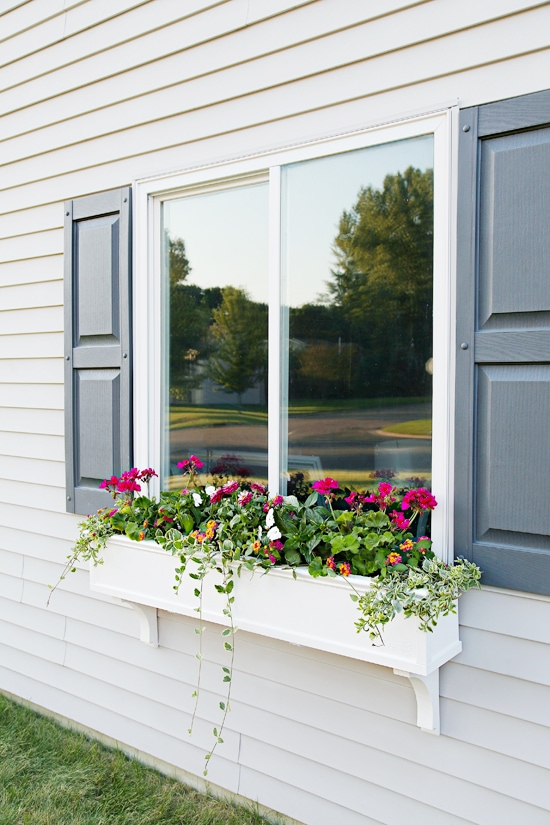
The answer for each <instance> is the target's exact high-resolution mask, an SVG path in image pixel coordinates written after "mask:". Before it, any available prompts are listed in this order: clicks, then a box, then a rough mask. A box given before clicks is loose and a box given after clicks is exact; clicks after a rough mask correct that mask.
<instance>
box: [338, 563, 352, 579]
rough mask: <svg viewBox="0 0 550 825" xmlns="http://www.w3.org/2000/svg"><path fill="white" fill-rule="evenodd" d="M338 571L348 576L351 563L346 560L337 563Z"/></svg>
mask: <svg viewBox="0 0 550 825" xmlns="http://www.w3.org/2000/svg"><path fill="white" fill-rule="evenodd" d="M338 572H339V573H340V575H341V576H349V575H350V573H351V564H350V563H349V562H348V561H344V562H342V564H339V565H338Z"/></svg>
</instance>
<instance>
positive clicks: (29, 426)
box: [0, 406, 64, 435]
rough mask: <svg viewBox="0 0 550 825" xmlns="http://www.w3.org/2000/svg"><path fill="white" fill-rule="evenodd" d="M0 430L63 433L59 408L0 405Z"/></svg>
mask: <svg viewBox="0 0 550 825" xmlns="http://www.w3.org/2000/svg"><path fill="white" fill-rule="evenodd" d="M0 430H3V431H4V432H11V433H37V434H45V435H63V432H64V426H63V412H62V411H60V410H25V409H19V410H18V409H17V408H15V407H1V406H0Z"/></svg>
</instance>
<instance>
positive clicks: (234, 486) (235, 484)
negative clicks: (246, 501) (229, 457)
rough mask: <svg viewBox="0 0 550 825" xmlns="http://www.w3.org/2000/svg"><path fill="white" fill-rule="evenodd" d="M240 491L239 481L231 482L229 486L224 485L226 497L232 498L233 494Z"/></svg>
mask: <svg viewBox="0 0 550 825" xmlns="http://www.w3.org/2000/svg"><path fill="white" fill-rule="evenodd" d="M238 489H239V482H238V481H230V482H228V483H227V484H224V485H223V487H222V490H223V492H224V495H226V496H230V495H231V493H234V492H236V491H237V490H238Z"/></svg>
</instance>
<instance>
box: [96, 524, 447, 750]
mask: <svg viewBox="0 0 550 825" xmlns="http://www.w3.org/2000/svg"><path fill="white" fill-rule="evenodd" d="M103 558H104V563H103V564H100V565H97V566H92V567H91V572H90V587H91V589H92V590H94V591H96V592H99V593H104V594H106V595H109V596H114V597H116V598H119V599H122V600H123V601H124V602H127V603H129V604H130V605H131V606H132V607H134V608H135V609H136V610H137V612H138V615H139V619H140V638H141V640H142V641H144V642H147V643H149V644H152V645H155V646H156V645H157V644H158V629H157V610H158V609H161V610H166V611H168V612H170V613H178V614H180V615H183V616H191V617H193V618H197V606H198V600H197V598H196V596H195V595H194V590H195V587H196V581H195V580H193V579H191V578H189V577H188V576H186V575H184V577H183V581H182V583H181V586H180V589H179V592H178V593H176V592H175V591H174V589H173V587H174V583H175V570H176V567H178V566H179V558H178V557H177V556H172V555H170V554H169V553H167V552H166V551H165V550H163V549H162V548H161V547H159V546H158V545H157V544H155V543H154V542H149V541H143V542H135V541H130V539H128V538H126V537H125V536H115V537H113V538H111V539H109V541H108V543H107V547H106V550H105V553H104V554H103ZM294 573H295V577H294V575H293V571H292V570H288V569H286V570H285V569H282V568H274V569H272V570H270V571H269V572H267V573H265V572H264V571H261V570H256V571H253V572H252V571H247V570H243V571H242V572H241V575H240V576H235V577H234V590H233V595H234V596H235V601H234V603H233V620H234V624H235V626H236V627H237V628H238V629H240V630H245V631H247V632H249V633H257V634H259V635H260V636H267V637H269V638H272V639H280V640H282V641H285V642H290V644H295V645H303V646H305V647H310V648H313V649H314V650H323V651H326V652H328V653H334V654H336V655H339V656H349V657H351V658H353V659H359V660H361V661H364V662H370V663H372V664H376V665H381V666H383V667H390V668H392V669H393V671H394V673H396V674H397V675H398V676H404V677H406V678H408V679H409V680H410V682H411V684H412V686H413V688H414V691H415V695H416V702H417V724H418V726H419V727H420V728H421V729H422V730H423V731H427V732H429V733H433V734H439V668H440V667H441V665H443V664H445V662H448V661H449V660H450V659H452V658H453V657H454V656H456V655H457V654H458V653H460V651H461V650H462V643H461V642H460V639H459V637H458V616H457V615H456V614H450V615H449V616H442V617H441V618H440V619H439V620H438V623H437V626H436V627H435V628H434V632H433V633H425V632H423V631H421V630H420V629H419V626H418V620H417V619H416V618H414V617H410V618H405V617H404V616H402V615H398V616H396V618H395V619H394V620H393V621H392V622H390V623H389V624H387V625H386V626H385V627H384V631H383V638H384V644H383V645H382V644H377V643H373V642H372V641H371V639H370V638H369V634H368V633H357V630H356V628H355V622H356V621H357V617H358V612H357V607H356V605H355V603H354V602H353V601H352V600H351V599H350V594H351V593H352V592H353V591H352V589H351V587H350V585H353V588H355V590H356V591H357V592H358V593H364V592H365V591H366V590H367V589H368V587H369V579H368V578H364V577H361V576H350V577H349V579H343V578H337V579H335V578H316V579H314V578H312V577H311V576H310V575H309V573H308V572H307V570H305V569H300V568H298V569H296V570H295V571H294ZM218 583H221V577H220V576H219V574H218V573H216V572H215V571H212V572H209V573H208V574H207V577H206V579H205V586H204V590H203V602H202V619H203V621H205V622H213V623H214V624H219V625H227V624H228V620H227V617H226V616H225V615H224V614H223V609H224V607H225V597H224V596H223V595H222V594H220V593H218V592H217V591H216V589H215V587H214V584H218ZM209 585H210V586H209Z"/></svg>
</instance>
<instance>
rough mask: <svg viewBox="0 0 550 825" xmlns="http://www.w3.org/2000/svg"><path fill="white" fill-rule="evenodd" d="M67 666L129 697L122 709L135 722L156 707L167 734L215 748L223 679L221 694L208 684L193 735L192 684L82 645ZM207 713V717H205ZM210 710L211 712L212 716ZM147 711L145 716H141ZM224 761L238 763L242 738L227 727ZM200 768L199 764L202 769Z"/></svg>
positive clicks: (71, 652)
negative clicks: (213, 727) (191, 731)
mask: <svg viewBox="0 0 550 825" xmlns="http://www.w3.org/2000/svg"><path fill="white" fill-rule="evenodd" d="M65 666H66V667H68V668H71V669H73V670H75V671H77V672H78V673H80V674H83V675H84V674H85V675H88V676H89V677H90V678H91V679H92V680H93V681H98V680H99V681H102V682H104V683H105V684H106V685H108V687H109V689H110V688H111V687H112V688H113V689H114V690H115V691H116V692H117V693H119V694H120V695H121V696H123V695H124V694H126V697H127V698H126V705H127V707H126V708H122V709H121V711H120V712H121V713H123V715H126V716H129V717H130V718H132V719H136V720H137V719H139V718H147V713H151V710H150V709H148V706H151V705H154V714H155V727H156V729H157V730H159V731H162V732H163V733H171V734H172V735H178V731H179V737H180V738H181V739H182V740H184V741H187V742H189V743H190V744H192V745H194V746H195V747H199V748H202V749H204V750H205V751H208V750H209V749H210V748H211V747H212V744H213V743H212V723H215V721H216V719H217V718H219V716H220V708H219V702H220V699H221V697H222V696H223V694H224V685H223V683H222V680H221V677H220V678H219V680H218V681H219V685H220V689H221V694H220V693H218V694H209V691H208V688H207V687H206V685H204V686H203V687H204V693H203V692H202V690H201V697H200V698H201V701H200V703H199V712H198V713H197V716H196V717H195V725H194V727H193V733H192V735H191V736H190V735H189V734H188V729H189V725H190V723H191V716H192V713H193V707H194V699H193V697H192V695H191V693H192V688H191V689H190V686H189V685H188V684H183V685H182V684H181V682H180V681H178V680H177V679H176V678H172V679H167V678H166V676H163V677H159V676H157V675H156V674H155V673H153V672H147V671H144V670H142V669H141V668H139V667H133V666H130V665H128V664H126V663H122V662H120V661H115V660H113V659H108V658H106V657H104V656H101V655H100V654H94V653H90V652H89V651H87V650H84V649H83V648H81V647H79V646H73V645H68V646H67V654H66V659H65ZM205 711H206V712H207V715H206V716H205ZM208 711H209V713H208ZM142 712H143V714H144V715H143V716H142V715H141V713H142ZM223 739H224V745H223V753H222V754H221V755H222V756H223V758H224V759H230V760H232V761H235V762H237V761H238V749H239V735H238V734H236V733H234V732H233V731H232V730H231V726H230V725H228V726H226V729H225V735H224V737H223ZM198 767H199V765H196V768H198Z"/></svg>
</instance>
